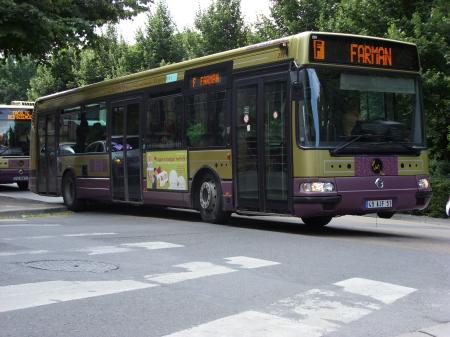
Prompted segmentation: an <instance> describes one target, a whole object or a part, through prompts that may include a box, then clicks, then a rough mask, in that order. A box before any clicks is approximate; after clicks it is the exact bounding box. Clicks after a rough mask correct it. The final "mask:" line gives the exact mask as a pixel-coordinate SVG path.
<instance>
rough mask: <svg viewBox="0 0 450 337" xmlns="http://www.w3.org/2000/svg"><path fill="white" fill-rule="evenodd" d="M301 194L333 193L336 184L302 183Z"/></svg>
mask: <svg viewBox="0 0 450 337" xmlns="http://www.w3.org/2000/svg"><path fill="white" fill-rule="evenodd" d="M300 191H301V192H333V191H334V184H333V183H327V182H313V183H301V184H300Z"/></svg>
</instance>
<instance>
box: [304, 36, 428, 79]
mask: <svg viewBox="0 0 450 337" xmlns="http://www.w3.org/2000/svg"><path fill="white" fill-rule="evenodd" d="M309 59H310V62H319V63H337V64H346V65H357V66H363V67H376V68H385V69H400V70H412V71H419V70H420V67H419V58H418V55H417V48H416V46H414V45H410V44H403V43H397V42H394V41H386V40H377V39H370V38H363V37H357V36H341V35H330V34H312V35H311V39H310V47H309Z"/></svg>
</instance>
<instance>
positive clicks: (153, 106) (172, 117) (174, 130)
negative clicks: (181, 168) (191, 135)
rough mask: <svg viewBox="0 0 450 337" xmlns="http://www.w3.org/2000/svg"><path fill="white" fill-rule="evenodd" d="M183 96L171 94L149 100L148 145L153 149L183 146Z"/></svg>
mask: <svg viewBox="0 0 450 337" xmlns="http://www.w3.org/2000/svg"><path fill="white" fill-rule="evenodd" d="M182 109H183V98H182V96H180V95H171V96H164V97H157V98H153V99H151V100H150V102H149V109H148V111H147V125H146V136H145V141H146V146H147V147H149V148H153V149H167V148H179V147H181V146H182V116H183V114H182V112H183V111H182Z"/></svg>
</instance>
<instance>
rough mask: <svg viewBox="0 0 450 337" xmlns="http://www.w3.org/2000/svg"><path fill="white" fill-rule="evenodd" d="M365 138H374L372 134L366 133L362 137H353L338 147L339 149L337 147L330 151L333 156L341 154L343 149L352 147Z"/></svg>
mask: <svg viewBox="0 0 450 337" xmlns="http://www.w3.org/2000/svg"><path fill="white" fill-rule="evenodd" d="M363 137H364V138H365V137H369V138H370V137H373V135H372V134H370V133H365V134H362V135H353V136H352V137H351V138H350V139H349V140H348V141H346V142H344V143H343V144H341V145H338V146H337V147H335V148H334V149H333V150H330V153H331V154H339V152H341V151H342V150H343V149H345V148H346V147H348V146H350V145H352V144H353V143H354V142H356V141H358V140H360V139H361V138H363Z"/></svg>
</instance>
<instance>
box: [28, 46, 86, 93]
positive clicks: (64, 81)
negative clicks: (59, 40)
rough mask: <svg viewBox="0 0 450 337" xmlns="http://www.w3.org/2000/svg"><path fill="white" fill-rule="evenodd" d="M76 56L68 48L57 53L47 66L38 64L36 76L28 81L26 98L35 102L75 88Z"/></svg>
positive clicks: (75, 53)
mask: <svg viewBox="0 0 450 337" xmlns="http://www.w3.org/2000/svg"><path fill="white" fill-rule="evenodd" d="M76 55H77V51H76V50H75V49H74V48H70V47H69V48H67V49H62V50H60V51H58V52H57V53H56V54H55V55H54V56H52V57H51V58H50V60H49V61H48V63H47V64H40V65H39V66H38V68H37V72H36V76H35V77H33V78H32V79H31V81H30V89H29V90H28V98H29V99H30V100H36V99H37V98H38V97H41V96H44V95H48V94H52V93H55V92H59V91H64V90H67V89H72V88H75V87H76V86H77V83H76V78H75V74H74V68H76V63H77V62H78V59H77V56H76Z"/></svg>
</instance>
